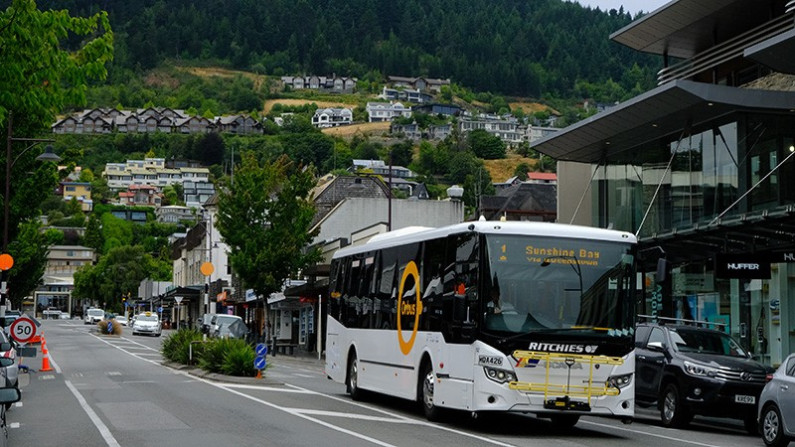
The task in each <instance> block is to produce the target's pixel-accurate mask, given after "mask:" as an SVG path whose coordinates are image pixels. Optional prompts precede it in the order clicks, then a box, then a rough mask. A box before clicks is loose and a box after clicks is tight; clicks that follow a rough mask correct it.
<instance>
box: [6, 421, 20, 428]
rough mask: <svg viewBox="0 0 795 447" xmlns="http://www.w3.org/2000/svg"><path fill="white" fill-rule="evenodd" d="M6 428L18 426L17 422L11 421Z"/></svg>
mask: <svg viewBox="0 0 795 447" xmlns="http://www.w3.org/2000/svg"><path fill="white" fill-rule="evenodd" d="M8 428H19V422H12V423H10V424H8Z"/></svg>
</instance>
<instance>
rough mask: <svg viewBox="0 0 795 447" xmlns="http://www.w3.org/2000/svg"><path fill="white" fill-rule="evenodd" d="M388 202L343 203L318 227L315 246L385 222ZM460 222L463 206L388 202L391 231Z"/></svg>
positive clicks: (348, 200) (432, 202)
mask: <svg viewBox="0 0 795 447" xmlns="http://www.w3.org/2000/svg"><path fill="white" fill-rule="evenodd" d="M388 215H389V200H388V199H381V198H351V199H345V200H344V201H343V202H342V203H340V204H339V206H338V207H337V208H335V209H334V210H333V211H332V212H331V213H329V214H328V215H327V216H326V217H325V219H324V220H323V221H321V223H320V234H318V236H317V237H316V238H315V241H314V242H315V243H317V242H321V241H330V240H333V239H337V238H340V237H344V238H350V236H351V233H354V232H356V231H359V230H361V229H362V228H366V227H369V226H372V225H375V224H377V223H379V222H387V221H388ZM463 221H464V204H463V202H452V201H443V200H407V199H392V229H393V230H397V229H400V228H405V227H410V226H425V227H441V226H444V225H452V224H456V223H461V222H463Z"/></svg>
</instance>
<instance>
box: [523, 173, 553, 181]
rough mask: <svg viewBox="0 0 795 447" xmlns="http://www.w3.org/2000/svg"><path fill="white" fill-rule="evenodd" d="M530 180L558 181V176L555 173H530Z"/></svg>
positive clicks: (528, 174) (528, 175)
mask: <svg viewBox="0 0 795 447" xmlns="http://www.w3.org/2000/svg"><path fill="white" fill-rule="evenodd" d="M527 179H528V180H557V179H558V174H556V173H554V172H528V173H527Z"/></svg>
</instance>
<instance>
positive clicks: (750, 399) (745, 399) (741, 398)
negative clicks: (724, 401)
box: [734, 394, 756, 404]
mask: <svg viewBox="0 0 795 447" xmlns="http://www.w3.org/2000/svg"><path fill="white" fill-rule="evenodd" d="M734 401H735V402H737V403H738V404H755V403H756V397H754V396H745V395H742V394H738V395H736V396H734Z"/></svg>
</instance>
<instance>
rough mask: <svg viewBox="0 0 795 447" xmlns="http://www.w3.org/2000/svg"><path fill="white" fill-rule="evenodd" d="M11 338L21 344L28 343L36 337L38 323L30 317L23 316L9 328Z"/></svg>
mask: <svg viewBox="0 0 795 447" xmlns="http://www.w3.org/2000/svg"><path fill="white" fill-rule="evenodd" d="M9 332H10V333H11V337H12V338H13V339H14V340H16V341H17V342H19V343H23V344H24V343H28V342H29V341H31V340H33V337H35V336H36V323H34V322H33V320H31V319H30V318H29V317H27V316H25V315H22V316H21V317H19V318H17V319H16V320H14V322H13V323H11V327H10V328H9Z"/></svg>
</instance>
